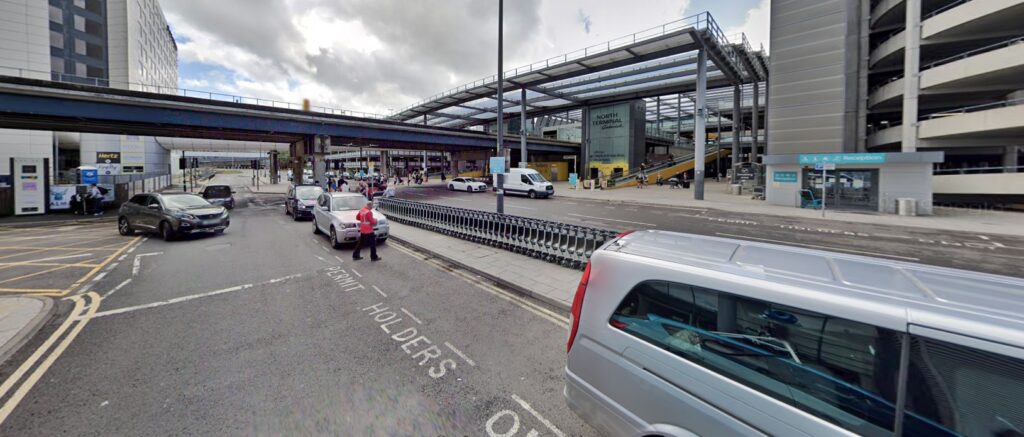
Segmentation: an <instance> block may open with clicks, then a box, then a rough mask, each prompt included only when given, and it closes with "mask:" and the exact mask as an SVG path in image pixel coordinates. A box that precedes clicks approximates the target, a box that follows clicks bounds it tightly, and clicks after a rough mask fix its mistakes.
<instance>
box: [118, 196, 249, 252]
mask: <svg viewBox="0 0 1024 437" xmlns="http://www.w3.org/2000/svg"><path fill="white" fill-rule="evenodd" d="M230 224H231V217H230V215H229V214H228V210H227V209H225V208H224V207H223V206H215V205H211V204H210V202H207V201H206V199H203V198H202V197H199V196H196V195H194V194H159V193H150V194H137V195H135V196H134V197H132V198H131V200H129V201H127V202H125V203H124V204H123V205H121V209H120V210H119V211H118V213H117V230H118V232H120V233H121V235H134V234H135V232H136V231H139V232H157V233H159V234H160V235H161V236H162V237H163V238H164V240H166V241H171V240H173V239H175V238H176V237H178V236H180V235H187V234H196V233H216V234H220V233H223V232H224V230H225V229H227V228H228V226H229V225H230Z"/></svg>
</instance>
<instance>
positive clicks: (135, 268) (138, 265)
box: [128, 250, 164, 276]
mask: <svg viewBox="0 0 1024 437" xmlns="http://www.w3.org/2000/svg"><path fill="white" fill-rule="evenodd" d="M128 253H131V251H130V250H129V251H128ZM163 254H164V253H163V252H149V253H140V254H138V255H135V261H133V262H132V276H138V275H139V271H140V270H142V257H144V256H156V255H163Z"/></svg>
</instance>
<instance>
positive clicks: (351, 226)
mask: <svg viewBox="0 0 1024 437" xmlns="http://www.w3.org/2000/svg"><path fill="white" fill-rule="evenodd" d="M344 225H345V229H352V228H355V227H356V226H359V223H344Z"/></svg>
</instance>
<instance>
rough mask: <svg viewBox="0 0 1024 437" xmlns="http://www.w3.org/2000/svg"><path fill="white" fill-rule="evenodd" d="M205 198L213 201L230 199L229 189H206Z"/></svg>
mask: <svg viewBox="0 0 1024 437" xmlns="http://www.w3.org/2000/svg"><path fill="white" fill-rule="evenodd" d="M206 197H212V198H214V199H222V198H227V197H231V187H225V186H221V187H206Z"/></svg>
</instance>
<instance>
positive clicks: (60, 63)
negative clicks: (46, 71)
mask: <svg viewBox="0 0 1024 437" xmlns="http://www.w3.org/2000/svg"><path fill="white" fill-rule="evenodd" d="M50 71H52V72H54V73H58V74H64V71H65V70H64V58H58V57H56V56H53V57H51V58H50Z"/></svg>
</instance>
